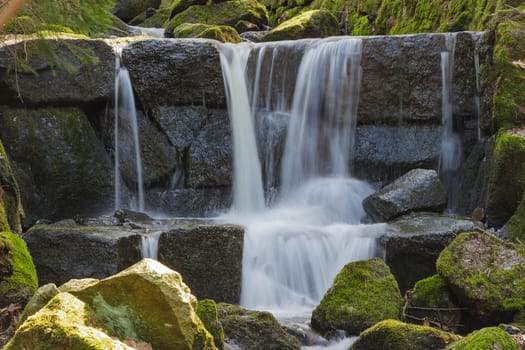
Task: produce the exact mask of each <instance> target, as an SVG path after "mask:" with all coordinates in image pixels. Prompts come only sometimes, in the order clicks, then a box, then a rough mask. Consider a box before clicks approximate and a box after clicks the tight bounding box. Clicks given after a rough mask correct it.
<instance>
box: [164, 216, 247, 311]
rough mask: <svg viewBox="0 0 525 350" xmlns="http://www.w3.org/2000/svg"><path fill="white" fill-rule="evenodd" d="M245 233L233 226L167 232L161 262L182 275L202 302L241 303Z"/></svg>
mask: <svg viewBox="0 0 525 350" xmlns="http://www.w3.org/2000/svg"><path fill="white" fill-rule="evenodd" d="M243 240H244V231H243V229H242V228H240V227H238V226H232V225H209V226H207V225H200V226H196V227H194V228H188V229H184V228H181V229H174V230H170V231H168V232H165V233H163V234H162V235H161V237H160V240H159V260H160V261H161V262H162V263H163V264H165V265H166V266H169V267H171V268H173V269H174V270H176V271H178V272H180V273H181V274H182V276H183V277H184V281H186V283H187V284H188V285H189V286H190V288H191V290H192V291H193V293H194V294H195V295H196V296H197V298H199V299H204V298H209V299H214V300H216V301H224V302H228V303H238V302H239V301H240V295H241V294H240V293H241V272H242V247H243Z"/></svg>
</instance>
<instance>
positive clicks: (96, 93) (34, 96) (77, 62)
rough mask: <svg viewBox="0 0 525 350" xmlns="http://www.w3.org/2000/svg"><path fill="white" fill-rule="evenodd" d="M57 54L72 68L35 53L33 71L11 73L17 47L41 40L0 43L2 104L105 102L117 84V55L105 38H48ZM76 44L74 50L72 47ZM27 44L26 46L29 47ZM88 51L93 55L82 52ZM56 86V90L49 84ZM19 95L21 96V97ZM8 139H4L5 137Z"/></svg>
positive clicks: (82, 103) (35, 48) (32, 60)
mask: <svg viewBox="0 0 525 350" xmlns="http://www.w3.org/2000/svg"><path fill="white" fill-rule="evenodd" d="M47 44H49V45H50V46H51V48H52V49H53V50H54V52H55V54H56V56H57V57H61V58H64V59H66V60H67V62H68V65H71V67H70V69H69V70H70V71H69V72H68V71H67V70H65V69H58V68H57V67H56V66H53V65H52V64H51V63H49V62H48V60H47V59H45V58H43V57H41V56H39V55H38V54H34V55H33V57H32V58H31V60H30V62H29V65H30V66H31V67H32V69H34V70H35V71H36V72H37V73H38V75H35V74H34V73H32V72H18V74H17V75H16V77H15V75H14V74H12V73H11V72H10V69H12V65H13V55H12V52H13V51H14V50H18V51H19V52H23V51H24V50H26V49H27V50H36V51H37V52H38V48H37V47H35V46H38V45H39V44H38V41H36V40H29V41H17V43H15V44H11V45H2V46H0V89H1V90H2V95H1V96H0V103H1V104H8V105H19V104H20V102H21V100H22V101H23V103H24V104H26V105H30V106H35V105H36V106H42V105H48V106H57V105H69V106H71V105H80V106H82V105H86V104H89V103H102V104H105V103H106V101H107V99H108V96H111V94H112V91H113V86H114V79H113V75H114V70H115V54H114V52H113V48H112V47H111V45H110V44H109V43H107V42H105V41H102V40H90V39H72V38H67V37H64V38H60V40H56V39H52V40H48V41H47ZM72 46H73V47H76V48H77V49H76V50H72V49H71V47H72ZM26 47H27V48H26ZM79 49H81V50H88V51H90V52H91V54H92V55H93V56H94V58H91V59H87V57H86V56H85V54H84V56H83V55H82V54H81V53H80V51H79ZM50 86H53V89H50V88H49V87H50ZM19 94H20V97H19ZM4 141H5V140H4Z"/></svg>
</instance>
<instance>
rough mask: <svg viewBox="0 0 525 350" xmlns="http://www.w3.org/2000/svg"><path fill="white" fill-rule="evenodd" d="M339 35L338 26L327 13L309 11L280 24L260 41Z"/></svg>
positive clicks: (335, 20)
mask: <svg viewBox="0 0 525 350" xmlns="http://www.w3.org/2000/svg"><path fill="white" fill-rule="evenodd" d="M338 34H339V24H338V23H337V19H336V18H335V16H334V15H333V14H332V13H331V12H329V11H323V10H311V11H306V12H304V13H302V14H300V15H298V16H295V17H293V18H291V19H289V20H287V21H284V22H282V23H281V24H279V25H278V26H277V27H275V28H274V29H272V30H271V31H270V32H269V33H268V34H266V35H265V36H264V37H263V38H262V41H278V40H296V39H303V38H324V37H327V36H333V35H338Z"/></svg>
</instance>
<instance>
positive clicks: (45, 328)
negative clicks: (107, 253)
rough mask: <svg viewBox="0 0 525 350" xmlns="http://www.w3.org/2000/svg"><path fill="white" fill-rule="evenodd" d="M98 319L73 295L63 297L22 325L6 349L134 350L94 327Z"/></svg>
mask: <svg viewBox="0 0 525 350" xmlns="http://www.w3.org/2000/svg"><path fill="white" fill-rule="evenodd" d="M95 319H96V318H95V315H94V313H93V312H92V311H91V310H90V309H89V307H88V306H87V305H86V304H85V303H84V302H82V301H80V300H79V299H77V298H75V297H74V296H73V295H71V294H68V293H60V294H58V295H56V296H55V297H54V298H53V299H51V301H49V303H47V304H46V306H45V307H44V308H42V309H41V310H40V311H38V312H37V313H36V314H34V315H33V316H31V317H29V318H28V319H27V320H26V321H25V322H24V323H22V324H21V325H20V326H19V327H18V329H17V331H16V333H15V336H14V337H13V339H11V341H10V342H9V343H8V344H7V345H6V346H5V347H4V348H3V349H6V350H18V349H57V350H65V349H77V350H88V349H89V350H107V349H112V350H117V349H118V350H131V349H132V348H131V347H129V346H127V345H125V344H124V343H122V342H120V341H119V340H117V339H114V338H111V337H110V336H108V335H107V334H105V333H104V332H103V331H102V330H101V329H100V328H99V327H97V325H96V324H94V320H95Z"/></svg>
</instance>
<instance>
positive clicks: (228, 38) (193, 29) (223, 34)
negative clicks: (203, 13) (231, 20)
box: [173, 23, 241, 43]
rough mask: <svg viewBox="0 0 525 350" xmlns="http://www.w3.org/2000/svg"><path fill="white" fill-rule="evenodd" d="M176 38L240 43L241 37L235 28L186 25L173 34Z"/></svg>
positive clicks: (179, 27)
mask: <svg viewBox="0 0 525 350" xmlns="http://www.w3.org/2000/svg"><path fill="white" fill-rule="evenodd" d="M173 36H174V37H175V38H205V39H215V40H218V41H221V42H223V43H227V42H229V43H239V42H241V37H240V36H239V33H237V31H236V30H235V28H233V27H230V26H220V25H208V24H191V23H184V24H182V25H180V26H178V27H177V28H176V29H175V31H174V32H173Z"/></svg>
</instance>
